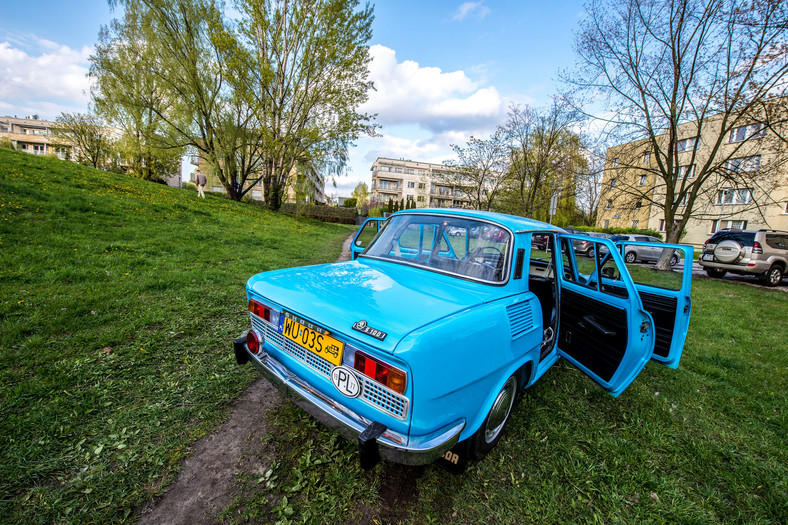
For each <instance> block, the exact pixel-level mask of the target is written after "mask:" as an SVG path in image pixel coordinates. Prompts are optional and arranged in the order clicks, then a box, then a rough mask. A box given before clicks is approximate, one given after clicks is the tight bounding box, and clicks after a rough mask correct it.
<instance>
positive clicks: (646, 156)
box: [642, 151, 651, 164]
mask: <svg viewBox="0 0 788 525" xmlns="http://www.w3.org/2000/svg"><path fill="white" fill-rule="evenodd" d="M650 160H651V152H650V151H644V152H643V161H642V162H643V164H648V162H649V161H650Z"/></svg>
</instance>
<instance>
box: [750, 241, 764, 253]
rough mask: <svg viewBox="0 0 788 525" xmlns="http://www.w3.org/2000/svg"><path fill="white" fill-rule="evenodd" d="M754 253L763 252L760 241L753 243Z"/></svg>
mask: <svg viewBox="0 0 788 525" xmlns="http://www.w3.org/2000/svg"><path fill="white" fill-rule="evenodd" d="M752 253H763V246H761V243H759V242H758V241H755V242H754V243H752Z"/></svg>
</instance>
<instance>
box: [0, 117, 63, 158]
mask: <svg viewBox="0 0 788 525" xmlns="http://www.w3.org/2000/svg"><path fill="white" fill-rule="evenodd" d="M54 125H55V123H54V122H51V121H49V120H41V119H39V118H38V115H30V116H28V117H25V118H17V117H0V138H3V137H5V138H7V139H9V140H10V141H11V144H12V145H13V146H14V147H15V148H16V149H18V150H19V151H24V152H25V153H32V154H33V155H47V154H50V153H53V154H55V155H57V156H58V157H60V158H61V159H63V160H66V159H68V158H70V157H71V147H70V146H68V145H66V144H57V143H55V142H54V136H53V134H52V132H51V128H52V126H54Z"/></svg>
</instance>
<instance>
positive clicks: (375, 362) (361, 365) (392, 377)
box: [353, 351, 407, 394]
mask: <svg viewBox="0 0 788 525" xmlns="http://www.w3.org/2000/svg"><path fill="white" fill-rule="evenodd" d="M353 368H355V369H356V370H358V371H359V372H361V373H362V374H364V375H365V376H367V377H369V378H371V379H374V380H375V381H377V382H378V383H380V384H382V385H386V386H387V387H389V388H390V389H392V390H393V391H395V392H398V393H400V394H404V393H405V384H406V377H407V375H406V374H405V372H403V371H402V370H400V369H399V368H395V367H393V366H391V365H389V364H388V363H384V362H383V361H381V360H379V359H375V358H374V357H372V356H369V355H367V354H365V353H364V352H359V351H356V356H355V358H354V360H353Z"/></svg>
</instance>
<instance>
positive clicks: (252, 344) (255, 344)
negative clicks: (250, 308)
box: [246, 330, 264, 354]
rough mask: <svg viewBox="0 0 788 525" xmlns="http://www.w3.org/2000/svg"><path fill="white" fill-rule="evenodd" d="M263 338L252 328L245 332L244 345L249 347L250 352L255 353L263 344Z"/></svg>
mask: <svg viewBox="0 0 788 525" xmlns="http://www.w3.org/2000/svg"><path fill="white" fill-rule="evenodd" d="M263 343H264V339H263V336H261V335H260V334H258V333H257V332H256V331H254V330H249V332H247V334H246V347H247V348H248V349H249V351H250V352H252V353H253V354H256V353H257V352H259V351H260V347H261V346H262V345H263Z"/></svg>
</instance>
